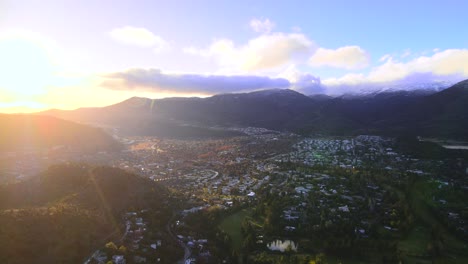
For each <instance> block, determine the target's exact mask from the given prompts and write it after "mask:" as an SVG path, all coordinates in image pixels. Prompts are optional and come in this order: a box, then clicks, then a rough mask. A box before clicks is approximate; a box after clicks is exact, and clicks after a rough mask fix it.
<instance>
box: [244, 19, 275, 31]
mask: <svg viewBox="0 0 468 264" xmlns="http://www.w3.org/2000/svg"><path fill="white" fill-rule="evenodd" d="M250 27H251V28H252V29H253V30H254V31H255V32H259V33H269V32H271V30H273V28H274V27H275V23H273V22H271V21H270V20H269V19H268V18H265V19H263V20H260V19H257V18H254V19H252V20H250Z"/></svg>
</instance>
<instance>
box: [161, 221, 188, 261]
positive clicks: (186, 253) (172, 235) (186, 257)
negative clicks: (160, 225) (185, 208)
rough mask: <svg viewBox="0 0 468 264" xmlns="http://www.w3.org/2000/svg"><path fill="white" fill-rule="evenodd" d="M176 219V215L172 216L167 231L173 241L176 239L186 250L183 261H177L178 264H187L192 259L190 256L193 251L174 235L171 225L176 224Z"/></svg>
mask: <svg viewBox="0 0 468 264" xmlns="http://www.w3.org/2000/svg"><path fill="white" fill-rule="evenodd" d="M175 217H176V214H174V215H172V217H171V219H170V220H169V221H168V222H167V225H166V229H167V232H168V233H169V235H170V236H171V237H172V239H174V240H175V241H176V242H177V243H178V244H179V245H180V246H181V247H182V248H183V249H184V257H183V259H181V260H179V261H177V263H180V264H185V263H186V262H187V260H188V259H189V258H190V255H192V251H191V250H190V248H189V247H188V246H187V245H185V243H184V242H183V241H180V240H179V238H177V237H176V236H175V235H174V232H172V229H171V223H173V222H174V220H175Z"/></svg>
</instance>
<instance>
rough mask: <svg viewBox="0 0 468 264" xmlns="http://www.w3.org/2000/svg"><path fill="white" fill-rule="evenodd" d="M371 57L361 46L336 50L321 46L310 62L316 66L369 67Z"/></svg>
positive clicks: (349, 68) (350, 68)
mask: <svg viewBox="0 0 468 264" xmlns="http://www.w3.org/2000/svg"><path fill="white" fill-rule="evenodd" d="M369 57H370V56H369V54H368V53H367V52H366V51H365V50H363V49H362V48H360V47H359V46H345V47H341V48H338V49H336V50H332V49H324V48H319V49H318V50H317V52H316V53H315V54H314V55H313V56H312V57H311V58H310V60H309V63H310V65H311V66H314V67H321V66H329V67H334V68H344V69H348V70H352V69H362V68H365V67H367V66H368V65H369Z"/></svg>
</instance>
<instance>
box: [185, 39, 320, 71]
mask: <svg viewBox="0 0 468 264" xmlns="http://www.w3.org/2000/svg"><path fill="white" fill-rule="evenodd" d="M314 50H315V45H314V43H313V42H312V41H311V40H310V39H309V38H307V37H306V36H305V35H303V34H299V33H290V34H286V33H270V34H263V35H260V36H258V37H256V38H254V39H251V40H249V41H248V42H247V43H246V44H244V45H240V46H238V45H236V44H235V43H234V42H233V41H232V40H229V39H217V40H215V41H213V42H212V43H211V45H210V46H209V47H208V48H206V49H198V48H195V47H188V48H185V49H183V51H184V52H185V53H188V54H192V55H198V56H203V57H211V58H214V59H215V60H216V61H217V62H218V63H219V64H220V65H221V66H223V67H228V68H234V69H237V70H241V71H257V70H265V69H272V68H276V67H279V66H283V65H285V64H287V63H290V62H294V61H300V60H303V58H304V57H307V56H310V54H311V53H312V52H313V51H314Z"/></svg>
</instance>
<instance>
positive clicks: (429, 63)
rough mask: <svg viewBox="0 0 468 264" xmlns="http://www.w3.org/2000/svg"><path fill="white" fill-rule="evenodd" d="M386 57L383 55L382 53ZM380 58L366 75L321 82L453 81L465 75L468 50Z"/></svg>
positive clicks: (332, 84) (347, 76)
mask: <svg viewBox="0 0 468 264" xmlns="http://www.w3.org/2000/svg"><path fill="white" fill-rule="evenodd" d="M384 57H385V56H384ZM384 57H383V58H381V61H382V59H383V61H385V62H384V63H383V64H381V65H379V66H377V67H375V68H373V69H372V70H371V71H370V72H369V74H367V75H364V74H347V75H344V76H343V77H341V78H330V79H326V80H324V81H323V83H324V84H325V85H327V86H340V85H361V84H364V85H365V84H379V83H392V82H401V81H405V80H411V81H412V82H415V83H417V82H431V81H444V80H447V81H453V80H459V79H462V78H467V77H468V49H448V50H444V51H440V52H437V53H435V54H433V55H432V56H421V57H418V58H415V59H412V60H410V61H407V62H398V61H394V60H392V59H388V58H385V59H384Z"/></svg>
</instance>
